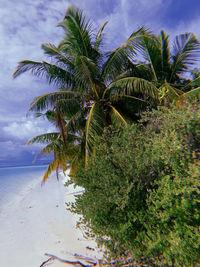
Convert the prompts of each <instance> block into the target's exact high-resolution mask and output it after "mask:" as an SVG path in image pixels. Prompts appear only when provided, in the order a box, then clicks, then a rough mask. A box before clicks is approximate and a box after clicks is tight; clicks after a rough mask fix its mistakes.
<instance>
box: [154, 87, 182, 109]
mask: <svg viewBox="0 0 200 267" xmlns="http://www.w3.org/2000/svg"><path fill="white" fill-rule="evenodd" d="M158 90H159V99H160V101H161V102H163V103H164V104H165V105H166V104H169V103H171V102H173V101H175V100H177V99H178V98H179V97H180V96H181V95H183V91H181V90H179V89H177V88H175V87H173V86H172V85H170V83H167V82H165V83H163V84H162V85H161V86H160V87H159V88H158Z"/></svg>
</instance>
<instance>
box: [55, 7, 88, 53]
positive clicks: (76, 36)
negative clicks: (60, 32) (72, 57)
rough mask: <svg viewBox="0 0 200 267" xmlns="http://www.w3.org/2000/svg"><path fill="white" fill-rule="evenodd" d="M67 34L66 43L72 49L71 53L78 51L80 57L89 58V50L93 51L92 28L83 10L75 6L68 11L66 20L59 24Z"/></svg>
mask: <svg viewBox="0 0 200 267" xmlns="http://www.w3.org/2000/svg"><path fill="white" fill-rule="evenodd" d="M58 26H61V27H62V28H63V29H64V30H65V32H66V36H65V39H64V40H65V41H67V42H68V44H69V46H70V47H71V50H70V51H71V52H73V50H74V51H76V53H77V54H79V55H84V56H86V57H88V50H90V49H92V45H91V36H90V31H91V29H90V28H91V26H90V22H89V21H86V19H85V17H84V15H83V12H82V10H80V9H79V8H75V7H73V6H71V7H69V8H68V9H67V12H66V15H65V18H64V20H63V21H62V22H60V23H59V24H58Z"/></svg>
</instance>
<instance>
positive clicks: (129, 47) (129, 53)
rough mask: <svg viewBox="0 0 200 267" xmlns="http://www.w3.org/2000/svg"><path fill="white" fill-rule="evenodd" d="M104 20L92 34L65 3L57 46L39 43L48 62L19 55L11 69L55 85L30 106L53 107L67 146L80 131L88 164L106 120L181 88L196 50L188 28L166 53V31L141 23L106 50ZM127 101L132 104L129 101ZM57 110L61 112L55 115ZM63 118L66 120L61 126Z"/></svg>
mask: <svg viewBox="0 0 200 267" xmlns="http://www.w3.org/2000/svg"><path fill="white" fill-rule="evenodd" d="M106 24H107V22H105V23H104V24H103V26H102V27H101V28H100V29H99V31H98V32H97V34H94V33H93V30H92V25H91V23H90V21H86V18H85V17H84V15H83V12H82V11H81V10H79V9H78V8H75V7H69V8H68V10H67V13H66V15H65V18H64V20H63V21H62V22H60V23H59V24H58V25H59V26H61V27H62V28H63V29H64V32H65V37H64V39H63V40H62V41H61V43H60V44H59V45H58V47H56V46H54V45H52V44H47V43H45V44H42V49H43V50H44V53H45V54H46V55H48V56H50V57H51V59H52V61H51V63H48V62H46V61H42V62H35V61H30V60H23V61H21V62H19V64H18V66H17V69H16V71H15V72H14V74H13V76H14V77H17V76H18V75H20V74H21V73H23V72H26V71H31V72H32V73H33V74H34V75H36V76H39V77H45V78H46V79H47V81H48V82H49V83H54V84H55V85H56V86H58V90H57V91H55V92H51V93H47V94H44V95H42V96H39V97H36V98H35V100H34V101H33V103H32V104H31V106H30V110H31V111H34V112H40V111H43V110H46V109H49V108H51V109H52V108H53V109H57V111H58V113H57V115H58V121H59V123H58V125H60V126H59V129H60V133H61V136H62V140H63V142H64V145H65V147H67V143H68V141H67V139H68V135H69V134H75V135H76V136H79V137H80V138H81V143H80V150H81V153H82V154H83V153H84V161H85V165H86V166H87V162H88V157H90V156H91V155H92V154H93V153H94V147H95V142H96V138H97V136H99V135H101V134H102V132H103V129H104V127H106V126H108V125H109V124H116V125H118V124H122V125H125V124H126V123H127V121H128V120H129V119H131V118H130V117H132V114H131V112H130V109H132V107H133V104H134V105H135V107H136V112H138V108H139V107H140V108H142V107H144V105H146V101H148V100H151V101H152V100H153V101H154V102H156V103H160V100H161V101H162V99H164V101H163V102H167V101H169V99H170V100H171V99H172V96H173V98H175V97H179V96H180V95H181V94H182V91H181V90H180V89H179V88H178V87H179V85H178V84H177V81H178V82H179V80H180V73H181V72H183V71H185V70H186V69H187V66H188V65H190V64H192V63H193V62H194V60H195V59H196V54H198V52H199V51H198V49H199V43H198V41H197V39H196V37H195V36H194V35H191V34H186V35H182V37H180V38H178V39H176V48H177V49H176V53H175V54H174V55H170V52H169V43H168V36H166V35H165V34H164V32H161V35H160V36H159V37H157V36H155V35H154V34H152V33H151V32H150V31H149V30H147V29H145V28H144V27H141V28H140V29H138V30H137V31H135V32H133V33H132V34H131V36H130V37H129V38H128V39H127V40H126V41H125V42H124V43H123V44H122V45H121V46H120V47H118V48H117V49H115V50H114V51H110V52H106V53H104V52H103V51H102V43H103V30H104V28H105V26H106ZM138 53H140V57H141V55H142V56H143V58H144V61H143V62H141V60H140V61H138V60H137V54H138ZM130 101H132V103H133V104H132V105H131V108H130V106H128V105H127V103H130ZM122 103H123V105H122ZM123 106H126V109H124V107H123ZM59 113H62V114H65V117H64V118H63V117H62V116H61V117H59ZM59 118H60V119H59ZM61 118H63V119H64V121H65V123H66V125H65V131H64V130H63V129H64V127H63V125H64V121H63V119H61ZM69 160H70V159H69Z"/></svg>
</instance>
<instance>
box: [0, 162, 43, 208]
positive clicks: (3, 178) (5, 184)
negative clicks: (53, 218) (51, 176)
mask: <svg viewBox="0 0 200 267" xmlns="http://www.w3.org/2000/svg"><path fill="white" fill-rule="evenodd" d="M46 168H47V166H45V165H43V166H25V167H5V168H4V167H2V168H0V207H1V206H2V205H4V204H5V203H6V202H8V201H9V200H10V199H11V198H13V197H14V196H18V195H19V194H20V192H21V191H22V189H23V188H25V187H26V186H27V185H28V184H29V183H31V182H32V181H34V180H38V181H39V180H40V179H41V180H42V176H43V174H44V172H45V170H46Z"/></svg>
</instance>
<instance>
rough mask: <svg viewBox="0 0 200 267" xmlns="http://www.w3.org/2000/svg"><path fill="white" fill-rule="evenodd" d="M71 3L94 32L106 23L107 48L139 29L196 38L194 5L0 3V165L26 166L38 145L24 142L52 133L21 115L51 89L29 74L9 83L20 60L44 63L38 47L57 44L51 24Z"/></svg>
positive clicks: (102, 0)
mask: <svg viewBox="0 0 200 267" xmlns="http://www.w3.org/2000/svg"><path fill="white" fill-rule="evenodd" d="M72 3H73V4H75V5H77V6H79V7H81V8H83V9H84V11H85V13H86V15H87V18H90V19H91V21H92V22H93V25H94V26H95V28H98V27H99V26H101V25H102V24H103V23H104V22H105V21H106V20H108V21H109V23H108V25H107V26H106V28H105V41H106V42H105V47H106V49H113V48H116V47H117V46H119V45H120V44H121V43H122V42H124V41H125V40H126V39H127V38H128V37H129V35H130V34H131V32H133V31H134V30H136V29H137V28H138V27H139V26H142V25H147V26H148V27H150V28H151V29H152V30H153V31H154V32H156V33H159V32H160V30H161V29H165V31H166V32H167V33H169V34H170V36H171V38H172V40H173V37H174V36H175V35H176V34H180V33H183V32H187V31H191V32H194V33H195V34H196V35H197V37H200V2H199V1H198V0H190V1H188V0H153V1H152V0H74V1H71V0H65V1H64V0H43V1H42V0H34V1H32V0H17V2H16V1H14V0H6V1H3V0H0V4H1V5H0V18H1V24H0V37H1V38H0V59H1V60H0V151H1V153H0V166H2V165H15V164H30V163H31V160H32V159H33V158H34V154H35V153H36V151H38V149H39V146H38V145H34V146H30V147H27V146H26V145H25V143H26V142H27V140H29V139H30V138H32V137H33V136H35V135H38V134H41V133H44V132H46V131H52V130H53V127H52V126H51V125H49V124H47V123H46V122H45V121H44V120H43V119H33V118H31V116H29V117H26V113H27V111H28V107H29V105H30V103H31V101H32V100H33V99H34V97H36V96H38V95H41V94H43V93H45V92H49V91H50V90H55V89H56V88H50V87H49V86H48V84H47V83H46V82H45V81H44V80H41V79H38V78H36V77H34V76H32V75H31V74H30V73H26V74H24V75H21V76H20V77H18V78H17V79H15V80H13V79H12V73H13V71H14V70H15V68H16V66H17V62H18V61H20V60H23V59H30V60H36V61H39V60H42V59H45V57H44V55H43V54H42V50H41V49H40V47H41V44H42V43H43V42H50V43H53V44H55V45H56V44H58V43H59V41H60V40H61V38H62V30H61V28H58V27H56V25H57V23H58V22H59V21H60V20H62V18H63V17H64V14H65V11H66V9H67V7H68V6H69V5H70V4H72Z"/></svg>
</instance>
